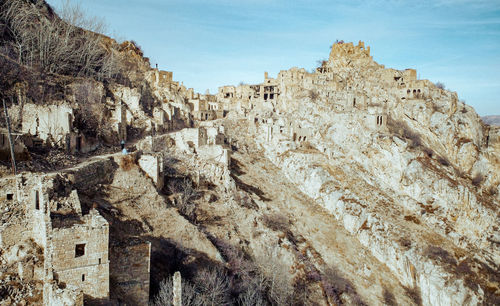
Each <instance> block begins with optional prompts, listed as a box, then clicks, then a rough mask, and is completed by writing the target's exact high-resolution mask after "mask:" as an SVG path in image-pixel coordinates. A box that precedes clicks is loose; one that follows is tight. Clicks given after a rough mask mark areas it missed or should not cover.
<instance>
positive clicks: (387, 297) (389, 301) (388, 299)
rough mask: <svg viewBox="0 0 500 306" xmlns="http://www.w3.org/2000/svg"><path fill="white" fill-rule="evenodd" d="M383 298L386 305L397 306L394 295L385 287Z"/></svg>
mask: <svg viewBox="0 0 500 306" xmlns="http://www.w3.org/2000/svg"><path fill="white" fill-rule="evenodd" d="M382 297H383V298H384V304H385V305H388V306H393V305H397V304H398V303H396V298H395V297H394V294H392V292H390V291H389V290H388V289H387V288H385V287H384V292H383V293H382Z"/></svg>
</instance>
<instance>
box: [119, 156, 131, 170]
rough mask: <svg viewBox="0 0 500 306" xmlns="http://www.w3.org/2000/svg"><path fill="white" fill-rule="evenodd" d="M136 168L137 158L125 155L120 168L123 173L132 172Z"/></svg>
mask: <svg viewBox="0 0 500 306" xmlns="http://www.w3.org/2000/svg"><path fill="white" fill-rule="evenodd" d="M134 166H135V156H133V155H125V156H122V158H121V159H120V168H121V169H122V170H123V171H130V170H132V168H134Z"/></svg>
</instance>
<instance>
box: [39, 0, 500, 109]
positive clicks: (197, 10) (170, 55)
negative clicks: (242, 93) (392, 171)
mask: <svg viewBox="0 0 500 306" xmlns="http://www.w3.org/2000/svg"><path fill="white" fill-rule="evenodd" d="M71 2H72V3H75V4H76V3H79V5H80V6H81V8H82V9H83V10H84V11H85V12H86V13H87V14H88V15H90V16H96V17H99V18H103V19H104V21H105V22H106V24H107V25H108V33H107V34H109V35H111V36H112V37H114V38H117V39H118V40H134V41H136V42H137V43H138V44H139V45H140V46H141V48H142V49H143V51H144V53H145V56H147V57H149V58H150V61H151V65H152V66H153V67H154V66H155V64H158V67H159V68H160V69H162V70H168V71H173V73H174V79H175V80H176V81H181V82H183V83H184V85H186V86H187V87H193V88H194V89H195V90H196V91H198V92H201V93H204V92H205V91H206V90H207V89H209V90H210V92H211V93H216V92H217V88H218V87H219V86H222V85H230V84H232V85H237V84H239V83H240V82H245V83H259V82H262V81H263V78H264V71H267V72H269V75H270V76H272V77H276V75H277V73H278V72H279V71H280V70H285V69H289V68H291V67H294V66H295V67H303V68H306V69H308V70H309V69H311V68H313V67H315V66H316V62H317V61H318V60H321V59H326V58H328V55H329V52H330V50H329V48H330V46H331V44H332V43H333V42H334V41H335V40H337V39H339V40H344V41H346V42H349V41H353V42H355V43H356V44H357V42H358V41H359V40H361V41H364V42H365V45H366V46H370V48H371V55H372V56H373V59H374V60H375V61H376V62H378V63H379V64H383V65H385V66H386V67H388V68H395V69H406V68H414V69H417V74H418V76H419V78H421V79H429V80H431V81H433V82H438V81H439V82H442V83H443V84H445V86H446V88H447V89H449V90H452V91H456V92H457V93H458V96H459V98H460V99H462V100H465V101H466V103H467V104H469V105H471V106H473V107H474V108H475V109H476V112H478V113H479V114H480V115H481V116H484V115H500V0H435V1H428V0H419V1H415V0H413V1H408V0H385V1H384V0H373V1H360V0H347V1H337V0H309V1H304V0H296V1H292V0H248V1H244V0H241V1H238V0H211V1H205V0H136V1H131V0H85V1H77V0H72V1H71ZM48 3H49V4H51V5H52V6H53V7H55V8H56V10H57V8H58V7H60V5H61V1H60V0H49V1H48Z"/></svg>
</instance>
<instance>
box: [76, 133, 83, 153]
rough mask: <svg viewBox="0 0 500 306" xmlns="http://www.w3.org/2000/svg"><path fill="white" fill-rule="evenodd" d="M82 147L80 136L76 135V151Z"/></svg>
mask: <svg viewBox="0 0 500 306" xmlns="http://www.w3.org/2000/svg"><path fill="white" fill-rule="evenodd" d="M81 149H82V136H78V137H76V151H77V152H80V150H81Z"/></svg>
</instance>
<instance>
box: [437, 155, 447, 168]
mask: <svg viewBox="0 0 500 306" xmlns="http://www.w3.org/2000/svg"><path fill="white" fill-rule="evenodd" d="M437 161H438V162H439V163H440V164H441V165H443V166H445V167H448V166H449V165H450V161H449V160H448V159H447V158H445V157H442V156H438V158H437Z"/></svg>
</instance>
